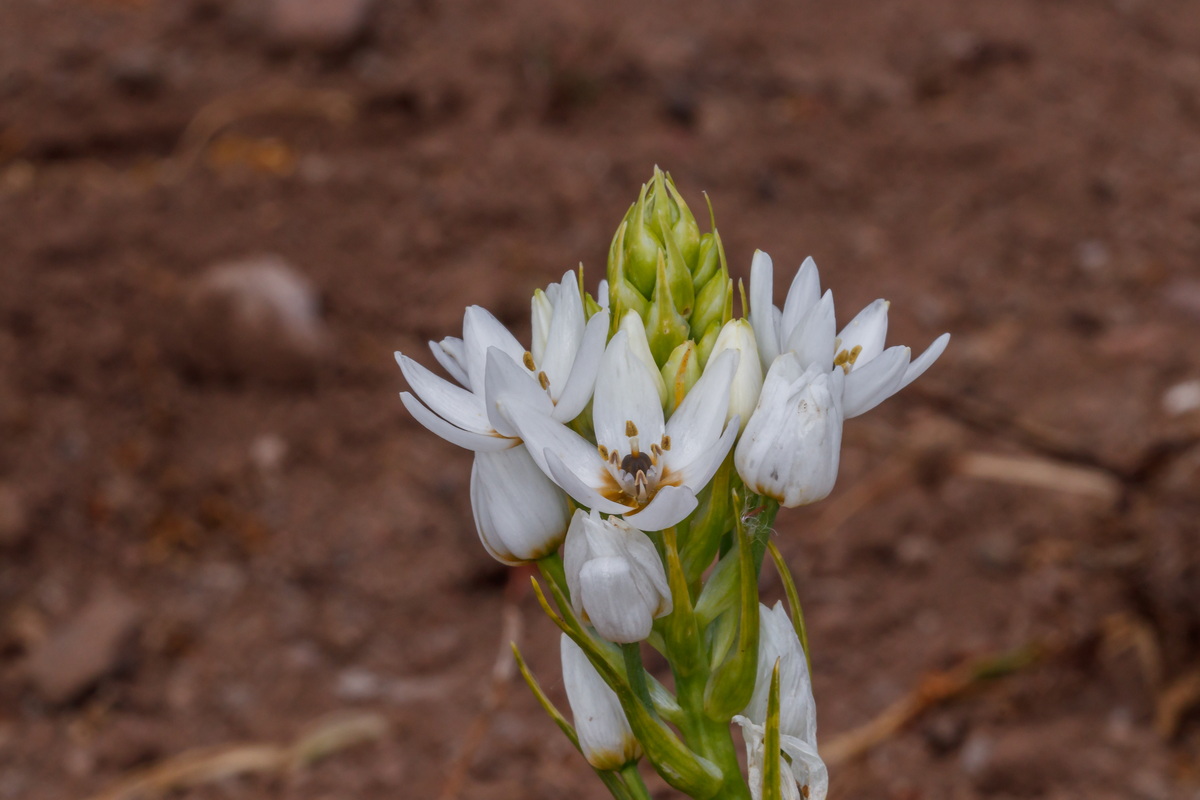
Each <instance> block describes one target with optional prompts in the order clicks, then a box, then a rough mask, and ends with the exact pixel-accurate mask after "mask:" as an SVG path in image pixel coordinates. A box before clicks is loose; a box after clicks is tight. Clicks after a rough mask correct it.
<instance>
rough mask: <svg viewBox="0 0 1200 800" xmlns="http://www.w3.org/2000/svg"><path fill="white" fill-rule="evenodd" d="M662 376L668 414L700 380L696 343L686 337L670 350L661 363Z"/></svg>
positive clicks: (698, 355) (677, 406)
mask: <svg viewBox="0 0 1200 800" xmlns="http://www.w3.org/2000/svg"><path fill="white" fill-rule="evenodd" d="M662 376H663V381H664V382H665V383H666V384H667V408H666V411H667V413H668V414H670V413H671V412H672V411H674V410H675V409H677V408H679V404H680V403H682V402H683V398H684V397H686V396H687V393H688V391H689V390H691V388H692V387H693V386H695V385H696V381H698V380H700V354H699V352H697V350H696V343H695V342H693V341H692V340H691V339H688V340H687V341H686V342H684V343H683V344H681V345H679V346H678V347H676V348H675V349H674V350H672V351H671V357H670V358H668V359H667V363H666V364H665V365H663V368H662Z"/></svg>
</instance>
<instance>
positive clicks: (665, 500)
mask: <svg viewBox="0 0 1200 800" xmlns="http://www.w3.org/2000/svg"><path fill="white" fill-rule="evenodd" d="M735 431H736V428H735ZM697 505H699V501H697V500H696V495H695V493H693V492H692V490H691V489H689V488H687V487H686V486H664V487H663V488H661V489H659V490H658V494H656V495H654V499H653V500H651V501H650V503H649V505H647V506H646V507H645V508H643V509H642V510H641V511H637V512H634V513H629V514H626V515H625V521H626V522H628V523H629V524H630V525H632V526H633V527H635V528H637V529H638V530H642V531H661V530H663V529H664V528H669V527H671V526H672V525H678V524H679V523H680V522H683V520H684V519H685V518H686V517H687V515H688V514H691V513H692V512H693V511H695V510H696V506H697Z"/></svg>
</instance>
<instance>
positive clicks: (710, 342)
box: [696, 319, 721, 369]
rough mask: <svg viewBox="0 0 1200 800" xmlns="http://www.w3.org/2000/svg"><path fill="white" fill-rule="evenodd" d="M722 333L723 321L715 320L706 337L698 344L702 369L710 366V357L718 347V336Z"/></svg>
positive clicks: (706, 331)
mask: <svg viewBox="0 0 1200 800" xmlns="http://www.w3.org/2000/svg"><path fill="white" fill-rule="evenodd" d="M720 333H721V320H719V319H717V320H713V322H712V324H711V325H709V326H708V329H707V330H705V331H704V335H703V336H701V337H700V340H699V341H698V342H696V350H697V351H698V352H699V356H700V368H701V369H704V367H707V366H708V357H709V356H711V355H712V351H713V348H714V347H716V345H717V336H719V335H720Z"/></svg>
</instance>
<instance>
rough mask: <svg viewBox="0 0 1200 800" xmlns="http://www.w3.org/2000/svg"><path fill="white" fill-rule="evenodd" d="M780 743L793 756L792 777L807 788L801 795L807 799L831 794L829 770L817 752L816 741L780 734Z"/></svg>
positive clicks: (821, 799) (823, 797)
mask: <svg viewBox="0 0 1200 800" xmlns="http://www.w3.org/2000/svg"><path fill="white" fill-rule="evenodd" d="M779 745H780V748H781V749H782V750H783V752H785V753H787V754H788V756H790V757H791V760H792V764H791V772H792V779H793V780H794V781H796V783H798V784H800V785H801V786H803V787H804V788H805V789H807V791H802V792H801V793H800V796H801V797H804V798H806V800H825V798H826V797H827V796H828V795H829V771H828V769H827V768H826V767H825V762H824V761H822V760H821V756H819V755H818V754H817V748H816V743H815V742H814V743H812V744H810V743H808V742H805V741H803V740H801V739H797V738H796V737H794V736H780V737H779Z"/></svg>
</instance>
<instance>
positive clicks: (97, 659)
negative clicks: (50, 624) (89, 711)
mask: <svg viewBox="0 0 1200 800" xmlns="http://www.w3.org/2000/svg"><path fill="white" fill-rule="evenodd" d="M141 616H142V614H141V610H140V609H139V608H138V606H137V605H135V604H134V603H133V602H132V601H131V600H129V599H127V598H126V597H124V596H122V595H120V594H117V593H116V592H114V591H111V590H110V591H106V592H104V593H102V594H100V595H98V596H96V597H94V598H93V599H92V600H91V601H90V602H89V603H88V604H87V605H86V606H85V607H84V608H83V610H82V611H80V612H79V613H78V614H77V615H76V616H75V618H74V619H73V620H72V621H71V622H69V623H68V624H67V625H66V626H65V627H64V628H62V629H61V630H60V631H58V632H57V633H56V634H55V635H53V636H51V638H50V639H48V640H47V641H45V642H43V643H42V644H41V645H39V646H38V647H37V648H36V649H35V650H34V651H33V653H32V654H31V655H30V657H29V659H28V660H27V661H26V662H25V669H26V674H27V675H28V677H29V680H30V681H31V682H32V683H33V686H34V688H35V689H36V690H37V691H38V693H39V694H40V695H41V696H42V697H43V698H44V699H45V700H46V701H47V702H50V703H55V704H61V703H67V702H69V701H71V700H74V699H76V698H78V697H79V696H80V695H82V694H83V693H84V692H86V691H87V690H88V689H90V688H91V687H92V686H94V685H95V684H96V683H98V682H99V681H100V680H102V679H103V678H105V677H107V676H108V675H111V674H112V673H114V672H116V671H117V670H118V669H120V668H121V667H122V666H123V665H124V662H125V657H126V656H127V655H128V653H129V647H128V644H129V642H130V640H131V639H132V638H133V636H134V635H135V634H136V632H137V630H138V627H139V625H140V620H141Z"/></svg>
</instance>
